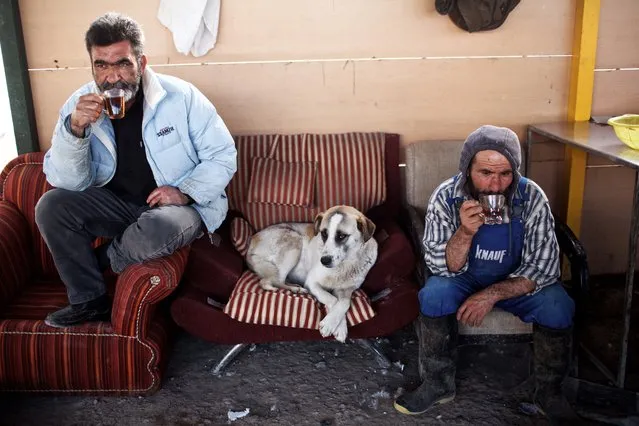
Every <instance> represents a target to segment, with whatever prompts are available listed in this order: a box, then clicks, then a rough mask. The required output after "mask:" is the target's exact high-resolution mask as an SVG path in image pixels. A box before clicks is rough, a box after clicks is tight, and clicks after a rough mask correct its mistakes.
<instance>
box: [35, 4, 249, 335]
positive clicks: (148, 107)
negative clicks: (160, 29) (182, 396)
mask: <svg viewBox="0 0 639 426" xmlns="http://www.w3.org/2000/svg"><path fill="white" fill-rule="evenodd" d="M85 42H86V48H87V51H88V53H89V57H90V59H91V68H92V71H93V79H94V81H92V82H90V83H87V84H85V85H84V86H82V87H81V88H80V89H78V90H77V91H76V92H75V93H73V94H72V95H71V97H70V98H69V99H68V100H67V101H66V103H65V104H64V106H63V107H62V109H61V111H60V116H59V119H58V122H57V124H56V127H55V130H54V133H53V138H52V144H51V148H50V149H49V150H48V152H47V153H46V156H45V160H44V173H45V174H46V177H47V181H48V182H49V183H50V184H51V185H52V186H54V187H55V189H52V190H51V191H48V192H47V193H45V194H44V195H43V196H42V198H41V199H40V200H39V202H38V204H37V206H36V223H37V225H38V227H39V229H40V232H41V234H42V236H43V238H44V240H45V242H46V244H47V246H48V247H49V250H50V251H51V254H52V255H53V260H54V262H55V265H56V267H57V269H58V272H59V274H60V277H61V278H62V281H63V282H64V284H65V286H66V288H67V294H68V297H69V302H70V305H69V306H67V307H65V308H63V309H61V310H59V311H56V312H53V313H51V314H49V315H48V316H47V317H46V319H45V322H46V324H48V325H49V326H52V327H68V326H73V325H77V324H80V323H83V322H86V321H102V320H109V319H110V309H111V301H110V299H109V297H108V295H107V292H106V287H105V283H104V279H103V271H104V270H106V269H108V268H109V267H110V268H111V269H112V270H113V271H114V272H116V273H121V272H122V271H123V270H124V269H125V268H126V267H127V266H129V265H132V264H135V263H140V262H143V261H145V260H148V259H153V258H158V257H162V256H166V255H169V254H171V253H172V252H174V251H175V250H177V249H179V248H180V247H183V246H186V245H188V244H190V243H191V242H192V241H193V240H194V239H196V238H198V237H200V236H202V235H204V233H205V232H207V231H208V232H214V231H215V230H216V229H217V228H218V227H219V226H220V224H221V223H222V221H223V220H224V218H225V217H226V214H227V211H228V202H227V198H226V194H225V192H224V188H225V187H226V186H227V185H228V183H229V181H230V180H231V178H232V176H233V174H234V173H235V171H236V167H237V166H236V150H235V144H234V141H233V138H232V137H231V135H230V133H229V131H228V129H227V128H226V125H225V124H224V122H223V121H222V118H220V116H219V115H218V114H217V112H216V110H215V107H214V106H213V104H211V102H210V101H209V100H208V99H207V98H206V97H205V96H204V95H203V94H202V93H201V92H200V91H199V90H198V89H196V88H195V87H194V86H193V85H192V84H190V83H187V82H185V81H183V80H180V79H178V78H175V77H171V76H165V75H161V74H156V73H155V72H153V71H152V70H151V69H150V67H148V66H147V58H146V56H145V55H144V53H143V49H144V34H143V32H142V29H141V27H140V25H139V24H138V23H137V22H136V21H134V20H133V19H131V18H129V17H127V16H124V15H120V14H117V13H107V14H105V15H103V16H101V17H99V18H97V19H96V20H95V21H94V22H93V23H92V24H91V26H90V27H89V29H88V31H87V32H86V35H85ZM108 89H123V90H124V102H125V114H124V117H122V118H117V119H116V118H115V117H114V118H109V116H107V115H106V113H105V110H104V107H105V103H104V101H105V99H104V96H103V93H104V91H106V90H108ZM97 237H107V238H111V240H110V241H109V243H107V244H104V245H102V246H100V247H98V248H96V249H95V250H94V249H93V246H92V245H93V242H94V241H95V239H96V238H97Z"/></svg>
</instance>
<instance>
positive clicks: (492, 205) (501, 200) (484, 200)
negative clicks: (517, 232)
mask: <svg viewBox="0 0 639 426" xmlns="http://www.w3.org/2000/svg"><path fill="white" fill-rule="evenodd" d="M479 204H480V205H481V208H482V209H483V212H482V213H483V215H484V223H485V224H486V225H495V224H497V225H499V224H501V223H503V221H504V216H503V213H504V205H505V204H506V197H505V196H504V195H503V194H480V195H479Z"/></svg>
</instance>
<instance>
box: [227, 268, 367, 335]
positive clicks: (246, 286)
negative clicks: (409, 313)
mask: <svg viewBox="0 0 639 426" xmlns="http://www.w3.org/2000/svg"><path fill="white" fill-rule="evenodd" d="M259 280H260V279H259V277H258V276H257V275H255V274H254V273H252V272H250V271H246V272H244V273H243V274H242V276H241V277H240V279H239V281H238V283H237V285H236V286H235V289H234V290H233V293H232V294H231V298H230V299H229V301H228V303H227V304H226V306H225V307H224V313H225V314H227V315H229V316H230V317H231V318H233V319H236V320H238V321H241V322H247V323H251V324H268V325H277V326H283V327H294V328H308V329H311V330H317V329H318V328H319V323H320V320H321V318H323V317H324V316H325V315H326V310H325V308H324V306H323V305H321V304H320V303H319V302H318V301H317V300H316V299H315V298H314V297H313V296H311V295H310V294H308V293H293V292H291V291H289V290H284V289H280V290H277V291H269V290H264V289H262V287H260V285H259ZM374 316H375V311H373V308H372V306H371V303H370V300H369V299H368V296H366V293H364V292H363V291H362V290H357V291H355V292H354V293H353V296H352V298H351V307H350V309H349V310H348V313H347V314H346V320H347V321H348V325H349V326H351V327H352V326H354V325H357V324H360V323H362V322H364V321H366V320H369V319H371V318H373V317H374Z"/></svg>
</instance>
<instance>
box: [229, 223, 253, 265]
mask: <svg viewBox="0 0 639 426" xmlns="http://www.w3.org/2000/svg"><path fill="white" fill-rule="evenodd" d="M254 233H255V231H254V230H253V227H252V226H251V225H250V224H249V223H248V222H247V221H246V220H244V219H242V218H241V217H236V218H234V219H233V221H232V222H231V242H232V243H233V247H235V250H237V251H238V252H239V253H240V254H241V255H242V256H246V252H247V251H248V248H249V243H250V242H251V237H252V236H253V234H254Z"/></svg>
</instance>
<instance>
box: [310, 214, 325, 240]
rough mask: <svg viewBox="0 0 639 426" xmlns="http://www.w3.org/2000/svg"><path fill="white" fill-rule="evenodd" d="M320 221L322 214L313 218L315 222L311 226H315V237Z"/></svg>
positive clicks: (322, 217)
mask: <svg viewBox="0 0 639 426" xmlns="http://www.w3.org/2000/svg"><path fill="white" fill-rule="evenodd" d="M322 219H324V215H323V214H322V213H320V214H318V215H317V216H315V222H313V225H314V226H315V235H317V234H319V231H320V225H321V224H322Z"/></svg>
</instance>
